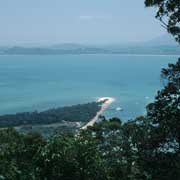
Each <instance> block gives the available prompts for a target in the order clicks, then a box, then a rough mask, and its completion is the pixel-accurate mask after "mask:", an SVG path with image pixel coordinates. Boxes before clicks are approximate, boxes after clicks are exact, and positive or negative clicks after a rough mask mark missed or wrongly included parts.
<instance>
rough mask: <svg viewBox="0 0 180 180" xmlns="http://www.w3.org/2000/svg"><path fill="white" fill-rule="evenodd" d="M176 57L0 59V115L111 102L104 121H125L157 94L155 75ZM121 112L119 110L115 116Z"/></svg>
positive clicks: (159, 84)
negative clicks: (111, 99)
mask: <svg viewBox="0 0 180 180" xmlns="http://www.w3.org/2000/svg"><path fill="white" fill-rule="evenodd" d="M177 59H178V57H177V56H148V55H54V56H53V55H46V56H40V55H39V56H38V55H32V56H31V55H29V56H0V114H8V113H16V112H25V111H34V110H38V111H42V110H45V109H48V108H54V107H61V106H67V105H73V104H79V103H86V102H91V101H94V100H96V98H97V97H103V96H111V97H115V98H116V102H115V103H113V104H112V105H111V106H110V107H109V109H108V110H107V111H106V112H105V115H106V116H107V117H112V116H116V117H120V118H121V119H122V120H128V119H131V118H134V117H136V116H139V115H143V114H144V113H145V107H146V105H147V104H148V103H150V102H152V101H153V100H154V96H155V95H156V93H157V90H158V89H161V87H162V83H161V79H160V71H161V69H162V68H164V67H167V65H168V63H175V62H176V61H177ZM117 107H121V108H123V111H117V110H116V108H117Z"/></svg>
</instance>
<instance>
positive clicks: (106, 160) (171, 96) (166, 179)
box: [0, 0, 180, 180]
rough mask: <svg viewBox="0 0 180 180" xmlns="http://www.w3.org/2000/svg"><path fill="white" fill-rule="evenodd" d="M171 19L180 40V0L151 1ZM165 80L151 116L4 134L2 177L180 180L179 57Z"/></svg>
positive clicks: (149, 109) (150, 107) (1, 140)
mask: <svg viewBox="0 0 180 180" xmlns="http://www.w3.org/2000/svg"><path fill="white" fill-rule="evenodd" d="M146 5H147V6H156V7H159V10H158V13H157V17H158V18H160V20H161V22H163V21H162V17H166V18H167V19H168V18H169V19H168V20H169V21H168V23H167V26H166V28H167V30H168V32H170V33H172V34H173V35H174V36H175V38H176V40H177V41H178V42H180V38H179V34H180V28H179V23H180V18H179V17H180V2H179V0H173V1H172V0H160V1H159V0H146ZM161 77H162V79H163V82H164V87H163V88H162V90H160V91H158V93H157V95H156V97H155V101H154V102H153V103H151V104H149V105H148V106H147V114H146V115H145V116H142V117H138V118H136V119H134V120H130V121H128V122H126V123H122V122H121V120H120V119H118V118H112V119H110V120H106V119H105V118H104V117H101V118H102V119H101V122H99V123H96V124H95V125H94V126H93V127H89V128H88V129H86V130H81V131H80V132H79V133H78V134H75V135H74V134H56V135H54V136H52V137H51V138H49V139H44V138H43V137H42V136H41V135H39V134H26V135H24V134H20V133H18V132H17V131H15V130H14V129H12V128H9V129H2V130H0V179H1V180H3V179H7V180H29V179H32V180H43V179H44V180H56V179H57V180H59V179H60V180H61V179H62V180H72V179H74V180H175V179H180V59H179V60H178V62H177V63H176V64H169V65H168V68H166V69H162V72H161Z"/></svg>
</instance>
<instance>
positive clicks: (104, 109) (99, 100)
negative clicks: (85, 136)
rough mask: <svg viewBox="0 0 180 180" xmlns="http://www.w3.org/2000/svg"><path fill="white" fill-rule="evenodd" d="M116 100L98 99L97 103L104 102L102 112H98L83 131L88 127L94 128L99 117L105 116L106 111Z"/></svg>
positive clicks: (110, 98)
mask: <svg viewBox="0 0 180 180" xmlns="http://www.w3.org/2000/svg"><path fill="white" fill-rule="evenodd" d="M115 100H116V99H115V98H113V97H100V98H98V99H97V102H103V104H102V105H101V109H100V111H98V112H97V114H96V116H95V117H94V118H93V119H91V120H90V121H89V122H88V123H87V124H86V125H85V126H83V127H82V128H81V129H87V127H88V126H93V125H94V123H96V121H97V120H98V118H99V116H100V115H102V114H103V112H104V111H106V109H107V108H108V107H109V106H110V105H111V104H112V103H113V102H114V101H115Z"/></svg>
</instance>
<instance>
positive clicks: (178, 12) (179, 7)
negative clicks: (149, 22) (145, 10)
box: [145, 0, 180, 43]
mask: <svg viewBox="0 0 180 180" xmlns="http://www.w3.org/2000/svg"><path fill="white" fill-rule="evenodd" d="M145 6H146V7H156V8H157V13H156V18H157V19H159V20H160V21H161V23H162V26H163V27H164V28H166V29H167V31H168V32H169V33H171V34H172V35H173V36H174V37H175V39H176V41H178V42H179V43H180V24H179V23H180V1H179V0H145Z"/></svg>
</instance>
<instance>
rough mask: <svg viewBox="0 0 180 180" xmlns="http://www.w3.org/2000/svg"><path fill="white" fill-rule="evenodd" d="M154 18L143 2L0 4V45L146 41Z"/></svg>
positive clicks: (153, 33)
mask: <svg viewBox="0 0 180 180" xmlns="http://www.w3.org/2000/svg"><path fill="white" fill-rule="evenodd" d="M154 16H155V9H153V8H145V7H144V0H0V45H21V44H41V45H43V44H44V45H47V44H57V43H83V44H113V43H129V42H142V41H148V40H151V39H153V38H155V37H158V36H160V35H162V34H164V33H165V30H163V28H162V27H161V25H160V23H159V21H158V20H156V19H155V18H154Z"/></svg>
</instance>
